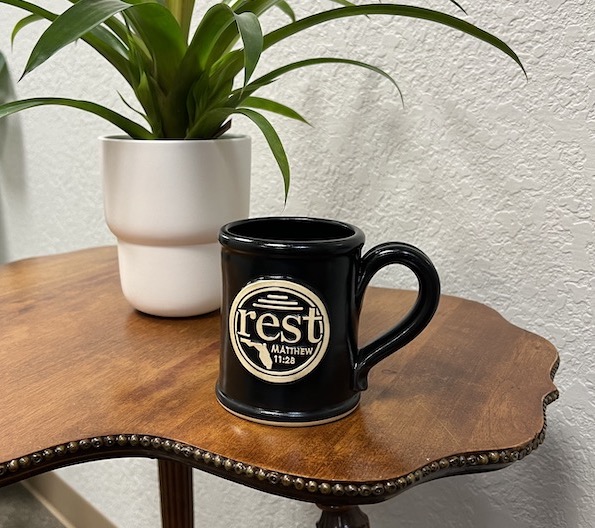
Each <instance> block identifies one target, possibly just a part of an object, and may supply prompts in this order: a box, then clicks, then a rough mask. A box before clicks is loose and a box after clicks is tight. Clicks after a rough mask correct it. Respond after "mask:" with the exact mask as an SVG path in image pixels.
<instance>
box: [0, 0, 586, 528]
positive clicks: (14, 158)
mask: <svg viewBox="0 0 595 528" xmlns="http://www.w3.org/2000/svg"><path fill="white" fill-rule="evenodd" d="M294 3H296V4H297V2H294ZM301 4H302V5H306V3H303V2H302V3H301ZM308 4H309V5H311V4H312V2H308ZM466 4H468V5H467V7H468V10H469V16H468V19H469V20H470V21H472V22H474V23H476V24H478V25H479V26H481V27H483V28H485V29H488V30H490V31H492V32H494V33H495V34H496V35H499V36H501V37H502V38H503V39H504V40H506V41H507V42H508V43H510V44H511V45H512V46H513V48H514V49H515V50H516V51H517V52H518V53H519V55H520V56H521V58H522V60H523V62H524V64H525V66H526V68H527V70H528V74H529V81H528V82H526V81H525V78H524V77H523V75H522V73H520V71H519V69H518V68H517V67H516V66H515V65H514V64H513V62H512V61H511V60H509V59H508V58H506V57H505V56H503V55H502V54H501V53H499V52H496V51H495V50H493V49H491V48H489V47H488V46H487V45H484V44H482V43H479V42H477V41H474V40H472V39H470V38H463V37H460V36H459V35H458V34H457V33H456V32H454V31H452V30H448V29H443V28H439V27H437V26H435V25H432V24H430V23H426V22H414V21H411V20H402V21H388V20H386V19H379V18H373V19H369V20H366V19H362V20H359V21H355V20H350V21H348V22H337V23H334V24H333V25H332V26H327V27H326V28H325V29H324V30H323V29H316V30H312V31H309V32H308V34H307V35H304V37H297V38H293V40H291V41H290V42H287V43H286V44H285V45H284V47H283V49H281V48H279V51H280V52H279V53H274V52H273V51H271V52H270V53H269V54H268V55H270V57H271V61H272V63H274V64H277V63H279V61H280V60H281V59H283V58H286V56H288V55H289V54H291V55H292V57H296V58H297V57H304V58H305V57H309V56H313V55H316V54H320V55H335V56H349V57H352V58H359V59H363V60H370V61H371V62H373V63H374V64H376V65H378V66H381V67H384V68H386V69H387V70H388V71H390V72H392V73H394V75H395V76H396V78H397V80H398V82H399V83H400V86H401V88H402V90H403V92H404V94H405V100H406V104H405V108H402V107H401V105H400V103H399V100H398V97H397V96H396V94H395V93H394V91H393V90H392V89H391V86H390V85H389V84H388V83H387V82H386V81H383V80H381V79H379V78H378V77H377V76H375V75H373V74H371V73H367V72H362V71H359V70H354V69H353V68H350V67H327V68H324V67H315V68H312V69H310V70H304V71H303V72H302V73H301V74H294V75H291V76H287V77H286V78H285V80H283V81H280V82H278V83H276V84H275V86H273V87H271V88H270V90H269V92H268V94H269V95H272V96H275V97H277V98H278V99H279V100H280V101H282V102H285V103H287V104H290V105H291V106H293V107H295V108H296V109H298V110H299V111H301V112H302V113H303V114H304V115H305V116H306V117H307V118H309V119H310V120H311V122H312V124H313V125H314V128H312V129H311V128H309V127H307V126H305V125H300V124H294V123H287V122H285V121H283V120H282V119H274V121H275V122H276V123H279V125H280V126H281V127H282V137H283V139H284V141H285V144H286V147H287V150H288V154H289V156H290V159H291V161H292V165H293V178H294V179H293V186H292V190H291V195H290V198H289V201H288V204H287V206H286V207H285V208H284V206H283V200H282V183H281V178H280V176H279V175H278V173H277V170H276V168H275V164H274V161H273V160H272V157H271V155H270V154H269V152H268V150H267V148H266V146H265V143H264V140H262V139H261V138H260V137H259V136H258V133H257V131H256V130H255V129H254V128H253V127H252V126H251V125H250V124H248V123H246V122H242V121H241V120H237V122H236V123H235V129H236V131H244V132H247V133H250V134H252V135H253V136H255V138H256V140H255V152H254V163H253V174H254V176H253V179H254V185H253V203H252V210H253V214H255V215H262V214H279V213H282V212H285V213H289V214H309V215H320V216H328V217H336V218H340V219H343V220H346V221H350V222H353V223H355V224H357V225H359V226H360V227H362V228H363V229H364V231H365V232H366V233H367V236H368V242H369V244H375V243H378V242H381V241H384V240H387V239H397V240H403V241H407V242H410V243H414V244H416V245H418V246H420V247H421V248H423V249H424V250H425V251H426V252H427V253H428V254H429V255H430V256H431V257H432V259H433V260H434V262H435V264H436V266H437V268H438V270H439V271H440V274H441V278H442V282H443V290H444V291H445V292H447V293H451V294H455V295H461V296H465V297H468V298H471V299H477V300H480V301H482V302H485V303H487V304H489V305H491V306H493V307H495V308H496V309H498V310H499V311H500V312H501V313H503V314H504V315H505V316H506V317H507V318H508V319H509V320H511V321H512V322H514V323H516V324H519V325H521V326H523V327H525V328H527V329H529V330H532V331H534V332H537V333H538V334H541V335H543V336H544V337H546V338H548V339H550V340H552V341H553V342H554V343H555V345H556V346H557V347H558V348H559V350H560V353H561V357H562V365H561V368H560V371H559V373H558V376H557V384H558V386H559V388H560V389H561V392H562V397H561V399H560V401H558V402H557V403H555V404H554V405H553V406H551V407H550V409H549V412H548V416H549V428H548V435H547V439H546V442H545V444H544V445H543V446H542V447H541V448H540V449H539V450H538V451H537V452H536V453H535V454H534V455H531V456H530V457H528V458H527V459H525V460H523V461H522V462H518V463H516V464H514V465H513V466H512V467H511V468H508V469H506V470H504V471H501V472H497V473H492V474H484V475H476V476H465V477H457V478H451V479H444V480H441V481H436V482H432V483H428V484H425V485H423V486H420V487H417V488H415V489H413V490H411V491H409V492H407V493H406V494H404V495H401V496H400V497H398V498H396V499H394V500H392V501H390V502H388V503H385V504H382V505H377V506H373V507H366V508H365V511H366V512H367V513H368V515H369V516H370V518H371V521H372V525H373V526H376V527H377V528H381V527H387V528H388V527H389V526H395V525H397V524H399V525H402V526H416V527H419V528H430V527H434V526H438V525H440V526H443V527H453V528H454V527H457V528H466V527H469V528H471V527H485V528H531V527H542V526H547V527H550V526H551V527H556V528H566V527H569V528H575V527H578V528H587V527H591V526H593V525H595V500H594V497H593V495H594V492H593V489H595V466H594V463H593V459H594V457H595V442H594V436H595V423H594V422H595V397H594V396H595V395H594V391H595V359H594V358H595V356H594V355H593V353H594V351H595V333H594V332H595V331H594V328H593V327H594V325H593V308H594V300H595V299H594V297H595V295H594V280H595V279H594V270H595V233H594V221H593V218H594V216H595V215H594V210H593V207H594V206H593V181H594V175H595V73H594V69H593V65H594V64H595V33H594V32H593V28H594V27H595V11H593V9H592V6H590V3H589V2H585V1H574V2H572V1H570V0H567V1H564V0H526V1H524V2H512V1H504V2H499V3H494V2H488V1H487V0H476V1H475V2H466ZM325 5H329V4H328V2H326V3H325ZM424 5H427V6H430V7H434V8H439V9H445V10H448V11H449V12H451V13H455V12H456V11H455V10H454V8H453V7H452V5H450V4H449V3H448V2H447V1H445V0H440V1H438V0H434V1H430V2H426V3H425V4H424ZM1 13H2V15H1V17H0V49H2V50H4V51H10V45H9V37H8V36H9V34H10V31H11V28H12V26H13V24H14V23H15V22H16V21H17V20H18V13H17V11H16V10H14V9H10V8H8V7H5V6H2V8H1ZM300 13H302V11H300ZM36 31H37V30H35V29H28V30H27V31H26V33H23V35H22V36H21V38H19V40H18V42H17V44H16V46H15V50H14V52H13V53H12V54H10V53H9V54H8V55H9V62H10V65H11V68H12V72H13V75H15V76H18V75H19V74H20V72H21V71H22V68H23V65H24V62H25V60H26V54H27V52H28V51H29V50H30V49H31V45H32V41H33V38H34V35H35V34H36ZM306 37H307V38H306ZM116 88H118V89H122V84H121V83H120V82H119V80H118V79H117V78H115V76H114V75H113V73H112V72H110V71H109V69H108V68H106V67H105V65H104V64H103V62H102V61H101V59H99V58H97V57H95V56H94V55H93V54H92V53H91V52H89V51H88V50H87V49H86V48H85V46H84V44H82V43H81V44H78V45H77V46H76V47H71V48H70V49H67V50H65V51H64V52H63V53H61V55H60V56H59V57H56V58H55V60H52V61H51V63H49V64H47V65H45V66H43V67H42V68H40V69H39V71H38V72H35V73H34V74H32V75H31V76H30V77H29V78H26V79H25V80H23V81H22V82H21V83H19V85H18V86H17V92H18V95H19V96H21V97H26V96H40V95H64V96H80V97H86V98H89V99H93V100H95V101H98V102H103V103H110V102H111V103H113V104H118V99H117V95H116V94H115V90H116ZM111 132H112V129H111V128H110V127H109V126H106V125H105V124H104V123H103V122H101V121H99V120H98V119H96V118H94V117H91V116H87V115H85V114H82V113H78V112H77V111H75V110H58V109H51V108H50V109H40V110H33V111H29V112H27V113H24V114H22V115H21V116H20V118H19V119H18V120H13V123H12V124H11V133H10V138H9V139H8V141H9V144H11V145H13V146H12V147H11V148H10V149H8V148H4V151H3V155H2V158H1V159H2V162H1V164H0V171H1V173H0V200H1V201H0V220H1V221H0V237H1V238H0V251H1V252H0V256H1V255H2V254H4V258H5V259H17V258H22V257H25V256H29V255H34V254H45V253H53V252H58V251H67V250H71V249H75V248H79V247H88V246H94V245H99V244H105V243H112V242H113V239H112V237H111V235H110V234H109V233H108V231H107V229H106V228H105V227H104V224H103V218H102V205H101V189H100V183H99V177H98V145H97V143H96V141H95V137H96V136H99V135H101V134H105V133H111ZM5 133H6V132H5ZM6 141H7V138H6V137H5V138H4V142H5V145H6ZM19 145H21V146H22V148H21V149H19V148H18V147H19ZM265 197H266V199H265ZM379 282H380V283H382V284H385V285H389V286H395V287H397V286H401V285H403V284H410V278H409V276H407V275H406V274H404V273H403V272H402V271H401V270H398V269H394V270H393V269H391V270H388V271H387V272H385V273H383V274H382V276H381V277H380V279H379ZM61 474H62V476H63V478H65V479H66V480H67V481H68V482H70V483H71V484H74V485H76V486H77V487H78V488H79V489H80V490H81V492H82V493H83V494H84V495H85V496H86V497H88V498H89V499H90V500H91V501H92V502H93V503H94V504H95V505H96V506H97V507H99V508H100V509H101V510H102V511H104V512H105V514H106V515H107V516H109V517H110V518H111V519H113V521H114V522H115V523H116V524H117V525H118V526H121V527H125V528H129V527H130V528H134V527H140V526H143V527H151V526H155V527H156V526H158V525H159V523H158V502H157V484H156V470H155V467H154V464H153V463H152V462H150V461H142V460H136V461H130V462H124V461H115V462H100V463H94V464H89V465H86V466H80V467H75V468H69V469H67V470H63V471H62V473H61ZM195 481H196V488H197V497H196V509H197V526H211V527H213V528H217V527H223V526H234V527H246V528H248V527H254V526H258V527H259V528H263V527H269V526H270V527H273V526H284V527H296V528H297V527H302V526H303V527H305V526H313V525H314V522H315V519H316V518H317V513H316V512H315V510H314V508H313V507H312V506H310V505H307V504H298V503H294V502H291V501H286V500H283V499H279V498H275V497H269V496H266V495H264V494H262V493H259V492H255V491H252V490H247V489H243V488H241V487H240V486H238V485H232V484H229V483H226V482H222V481H219V480H217V479H215V478H213V477H210V476H206V475H203V474H200V473H196V475H195Z"/></svg>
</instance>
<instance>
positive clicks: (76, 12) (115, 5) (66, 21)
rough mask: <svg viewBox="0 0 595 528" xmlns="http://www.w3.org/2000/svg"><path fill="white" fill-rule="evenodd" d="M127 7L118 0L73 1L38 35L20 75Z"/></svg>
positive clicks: (129, 5)
mask: <svg viewBox="0 0 595 528" xmlns="http://www.w3.org/2000/svg"><path fill="white" fill-rule="evenodd" d="M130 7H132V5H131V4H129V3H126V2H124V1H122V0H80V1H79V2H77V3H76V4H73V5H72V7H70V8H69V9H67V10H66V11H64V13H62V14H61V15H60V16H58V18H56V19H55V21H54V22H52V24H51V25H50V26H49V27H48V28H47V29H46V30H45V32H44V33H43V34H42V35H41V37H40V39H39V40H38V41H37V44H35V47H34V48H33V51H32V52H31V55H30V57H29V60H28V61H27V65H26V66H25V71H24V73H23V76H25V75H27V74H28V73H30V72H31V71H33V70H34V69H35V68H37V67H38V66H40V65H41V64H43V63H44V62H45V61H46V60H47V59H49V58H50V57H51V56H52V55H54V54H55V53H56V52H57V51H59V50H60V49H62V48H63V47H64V46H67V45H68V44H70V43H71V42H74V41H75V40H77V39H78V38H80V37H82V36H84V35H85V34H86V33H89V32H90V31H91V30H93V29H94V28H95V27H97V26H99V25H100V24H101V23H102V22H104V21H105V20H107V19H108V18H110V17H111V16H113V15H115V14H116V13H119V12H121V11H124V10H125V9H128V8H130Z"/></svg>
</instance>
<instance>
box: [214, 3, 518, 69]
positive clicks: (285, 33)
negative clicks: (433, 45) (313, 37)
mask: <svg viewBox="0 0 595 528" xmlns="http://www.w3.org/2000/svg"><path fill="white" fill-rule="evenodd" d="M362 15H392V16H400V17H407V18H417V19H422V20H429V21H432V22H436V23H438V24H442V25H444V26H448V27H451V28H453V29H457V30H459V31H461V32H463V33H466V34H468V35H471V36H473V37H475V38H477V39H479V40H482V41H484V42H487V43H488V44H490V45H492V46H494V47H495V48H497V49H499V50H500V51H502V52H503V53H505V54H506V55H508V56H509V57H510V58H511V59H513V60H514V61H515V62H516V63H517V64H518V65H519V66H520V68H521V69H522V71H523V73H524V74H525V76H526V75H527V74H526V71H525V68H524V66H523V64H522V63H521V60H520V59H519V57H518V55H517V54H516V53H515V52H514V51H513V50H512V49H511V48H510V46H508V44H506V43H505V42H503V41H502V40H500V39H499V38H498V37H496V36H494V35H492V34H490V33H488V32H487V31H484V30H483V29H480V28H478V27H476V26H474V25H473V24H471V23H469V22H466V21H464V20H461V19H460V18H457V17H454V16H452V15H447V14H445V13H441V12H439V11H434V10H432V9H426V8H423V7H415V6H407V5H397V4H369V5H355V6H351V7H340V8H337V9H331V10H328V11H322V12H320V13H316V14H314V15H310V16H308V17H306V18H302V19H300V20H298V21H296V22H292V23H290V24H287V25H285V26H282V27H280V28H278V29H276V30H274V31H271V32H270V33H267V34H266V35H265V36H264V48H263V51H264V50H267V49H268V48H270V47H271V46H273V45H275V44H277V43H278V42H281V41H282V40H285V39H286V38H288V37H291V36H293V35H295V34H296V33H299V32H301V31H304V30H306V29H309V28H311V27H314V26H317V25H319V24H322V23H325V22H330V21H332V20H337V19H340V18H346V17H353V16H362ZM219 67H220V68H221V69H225V70H226V73H225V75H226V76H227V77H230V78H234V77H235V76H236V75H237V74H238V73H239V72H240V71H241V69H242V57H241V56H239V54H237V53H235V52H232V53H230V54H229V55H228V56H227V57H226V59H225V60H224V61H222V63H221V64H220V65H219Z"/></svg>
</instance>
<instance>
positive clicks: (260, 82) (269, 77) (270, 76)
mask: <svg viewBox="0 0 595 528" xmlns="http://www.w3.org/2000/svg"><path fill="white" fill-rule="evenodd" d="M329 63H335V64H350V65H352V66H358V67H360V68H365V69H367V70H371V71H373V72H375V73H377V74H379V75H382V76H383V77H384V78H385V79H388V80H389V81H390V82H391V83H392V84H393V86H394V87H395V88H396V89H397V91H398V92H399V96H400V98H401V102H403V94H402V92H401V89H400V88H399V85H398V84H397V82H396V81H395V80H394V79H393V78H392V76H391V75H389V74H388V73H386V72H385V71H384V70H382V69H380V68H378V67H377V66H373V65H372V64H367V63H365V62H361V61H356V60H351V59H342V58H337V57H317V58H314V59H305V60H301V61H297V62H292V63H290V64H286V65H285V66H281V67H280V68H277V69H275V70H272V71H270V72H269V73H266V74H265V75H263V76H262V77H259V78H258V79H256V80H254V81H253V82H251V83H250V84H249V85H248V86H247V87H246V89H251V88H252V85H255V86H257V87H258V88H260V87H262V86H266V85H267V84H269V83H271V82H273V81H274V80H275V79H277V78H278V77H279V76H281V75H283V74H285V73H288V72H290V71H293V70H297V69H300V68H304V67H305V66H315V65H318V64H329ZM255 89H257V88H255ZM254 91H255V90H252V92H251V93H253V92H254Z"/></svg>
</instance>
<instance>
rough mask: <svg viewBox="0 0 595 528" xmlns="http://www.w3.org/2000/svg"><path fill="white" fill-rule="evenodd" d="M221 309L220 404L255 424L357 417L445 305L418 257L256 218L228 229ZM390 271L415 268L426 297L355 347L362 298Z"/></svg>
mask: <svg viewBox="0 0 595 528" xmlns="http://www.w3.org/2000/svg"><path fill="white" fill-rule="evenodd" d="M219 242H220V243H221V245H222V253H221V255H222V271H223V303H222V308H221V317H222V318H221V334H222V336H221V337H222V338H221V366H220V372H219V380H218V383H217V389H216V393H217V398H218V400H219V402H220V403H221V404H222V405H223V406H224V407H225V408H226V409H227V410H229V411H231V412H232V413H234V414H236V415H239V416H241V417H243V418H247V419H249V420H253V421H258V422H264V423H273V424H277V425H293V426H298V425H313V424H318V423H325V422H330V421H333V420H336V419H339V418H341V417H343V416H346V415H347V414H349V413H350V412H351V411H353V410H354V409H355V408H356V407H357V405H358V403H359V399H360V391H362V390H365V389H366V388H367V386H368V373H369V371H370V369H371V368H372V367H373V366H374V365H375V364H376V363H378V362H379V361H381V360H382V359H384V358H386V357H387V356H389V355H390V354H392V353H393V352H396V351H397V350H398V349H399V348H401V347H403V346H404V345H406V344H407V343H409V342H410V341H411V340H412V339H414V338H415V337H416V336H417V335H418V334H419V333H420V332H421V331H422V330H423V329H424V328H425V327H426V325H427V324H428V323H429V322H430V319H431V318H432V316H433V315H434V312H435V311H436V308H437V306H438V301H439V297H440V281H439V279H438V274H437V273H436V269H435V268H434V266H433V265H432V262H431V261H430V259H428V257H427V256H426V255H425V254H424V253H422V252H421V251H420V250H419V249H417V248H415V247H413V246H410V245H408V244H403V243H400V242H387V243H385V244H380V245H378V246H376V247H374V248H373V249H371V250H370V251H368V252H367V253H366V254H365V255H364V256H363V257H362V256H361V252H362V247H363V245H364V234H363V232H362V231H361V230H360V229H358V228H357V227H354V226H352V225H349V224H345V223H342V222H337V221H333V220H323V219H316V218H296V217H272V218H254V219H249V220H240V221H237V222H232V223H230V224H227V225H225V226H224V227H222V228H221V231H220V233H219ZM389 264H402V265H404V266H406V267H408V268H409V269H411V270H412V271H413V272H414V273H415V275H416V276H417V279H418V281H419V293H418V297H417V300H416V302H415V304H414V306H413V308H412V309H411V311H410V312H409V313H408V314H407V315H406V316H405V317H404V318H403V319H402V320H401V321H399V322H397V324H396V325H395V326H394V327H393V328H392V329H391V330H389V331H388V332H386V333H385V334H383V335H381V336H380V337H378V338H377V339H376V340H375V341H373V342H372V343H370V344H369V345H367V346H365V347H364V348H362V349H358V347H357V334H358V321H359V315H360V311H361V308H362V302H363V297H364V292H365V290H366V287H367V286H368V283H369V282H370V279H371V278H372V276H373V275H374V274H375V273H376V272H377V271H379V270H380V269H381V268H383V267H385V266H387V265H389Z"/></svg>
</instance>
